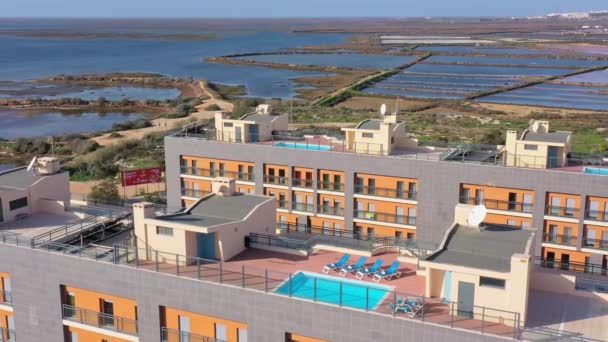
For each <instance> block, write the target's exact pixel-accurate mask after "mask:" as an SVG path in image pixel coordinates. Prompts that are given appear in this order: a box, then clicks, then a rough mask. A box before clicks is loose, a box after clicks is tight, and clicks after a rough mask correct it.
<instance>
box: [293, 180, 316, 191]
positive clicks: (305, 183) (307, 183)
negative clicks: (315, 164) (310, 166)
mask: <svg viewBox="0 0 608 342" xmlns="http://www.w3.org/2000/svg"><path fill="white" fill-rule="evenodd" d="M291 185H292V186H295V187H298V188H309V189H312V188H313V187H314V182H313V180H312V179H303V178H292V179H291Z"/></svg>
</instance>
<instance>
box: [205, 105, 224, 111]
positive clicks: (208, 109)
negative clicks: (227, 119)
mask: <svg viewBox="0 0 608 342" xmlns="http://www.w3.org/2000/svg"><path fill="white" fill-rule="evenodd" d="M205 110H206V111H210V112H213V111H217V110H222V108H220V106H218V105H216V104H212V105H209V106H207V107H205Z"/></svg>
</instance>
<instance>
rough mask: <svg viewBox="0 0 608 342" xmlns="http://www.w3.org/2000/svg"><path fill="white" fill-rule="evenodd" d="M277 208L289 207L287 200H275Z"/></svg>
mask: <svg viewBox="0 0 608 342" xmlns="http://www.w3.org/2000/svg"><path fill="white" fill-rule="evenodd" d="M277 208H279V209H289V202H288V201H286V200H277Z"/></svg>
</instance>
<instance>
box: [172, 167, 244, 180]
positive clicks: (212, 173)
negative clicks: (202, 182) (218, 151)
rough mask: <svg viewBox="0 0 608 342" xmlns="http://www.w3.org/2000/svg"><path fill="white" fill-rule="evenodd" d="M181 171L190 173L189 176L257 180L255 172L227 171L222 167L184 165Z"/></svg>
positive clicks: (183, 173) (186, 173) (184, 173)
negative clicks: (207, 167) (210, 167)
mask: <svg viewBox="0 0 608 342" xmlns="http://www.w3.org/2000/svg"><path fill="white" fill-rule="evenodd" d="M180 171H181V174H182V175H189V176H200V177H210V178H216V177H228V178H234V179H237V180H240V181H248V182H253V181H255V174H253V173H247V172H238V171H227V170H221V169H203V168H193V167H188V166H182V167H181V168H180Z"/></svg>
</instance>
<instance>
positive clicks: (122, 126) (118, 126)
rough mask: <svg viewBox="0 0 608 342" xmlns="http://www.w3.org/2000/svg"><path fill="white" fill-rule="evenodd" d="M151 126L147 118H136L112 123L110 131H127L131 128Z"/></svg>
mask: <svg viewBox="0 0 608 342" xmlns="http://www.w3.org/2000/svg"><path fill="white" fill-rule="evenodd" d="M150 126H152V122H150V120H147V119H137V120H132V121H125V122H117V123H115V124H113V125H112V128H110V130H109V131H110V132H117V131H127V130H131V129H139V128H146V127H150Z"/></svg>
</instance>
